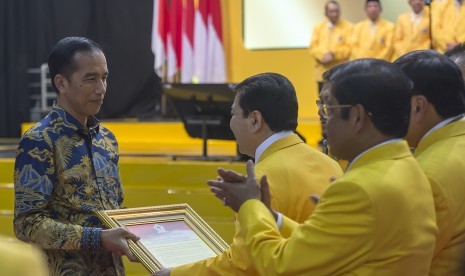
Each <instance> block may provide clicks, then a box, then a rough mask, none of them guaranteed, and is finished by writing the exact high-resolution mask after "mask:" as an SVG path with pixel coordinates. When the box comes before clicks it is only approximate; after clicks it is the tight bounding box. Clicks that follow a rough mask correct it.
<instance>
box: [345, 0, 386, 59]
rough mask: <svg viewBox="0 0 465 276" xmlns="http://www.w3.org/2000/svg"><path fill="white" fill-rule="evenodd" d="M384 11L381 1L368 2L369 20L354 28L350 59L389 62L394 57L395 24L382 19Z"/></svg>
mask: <svg viewBox="0 0 465 276" xmlns="http://www.w3.org/2000/svg"><path fill="white" fill-rule="evenodd" d="M381 11H382V7H381V2H380V1H379V0H367V1H366V4H365V12H366V14H367V17H368V18H367V19H365V20H363V21H361V22H359V23H357V24H356V25H355V26H354V30H353V32H352V38H351V54H350V59H351V60H354V59H359V58H377V59H384V60H387V61H390V60H391V56H392V36H393V34H394V24H393V23H391V22H389V21H387V20H384V19H383V18H380V14H381Z"/></svg>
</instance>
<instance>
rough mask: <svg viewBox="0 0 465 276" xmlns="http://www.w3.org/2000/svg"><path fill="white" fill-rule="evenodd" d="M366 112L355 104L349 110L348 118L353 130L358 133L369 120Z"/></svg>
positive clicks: (361, 106) (359, 105)
mask: <svg viewBox="0 0 465 276" xmlns="http://www.w3.org/2000/svg"><path fill="white" fill-rule="evenodd" d="M369 117H370V115H369V114H368V111H366V109H365V108H364V107H363V105H361V104H356V105H354V106H353V107H351V108H350V118H349V120H350V121H351V123H352V125H353V126H354V130H355V131H356V132H360V131H361V130H362V129H363V128H364V127H365V125H366V124H367V122H368V121H369V120H370V118H369Z"/></svg>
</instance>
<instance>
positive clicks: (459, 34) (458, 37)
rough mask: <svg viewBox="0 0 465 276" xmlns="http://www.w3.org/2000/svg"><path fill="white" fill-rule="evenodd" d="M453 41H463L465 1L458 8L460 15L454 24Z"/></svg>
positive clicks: (464, 38)
mask: <svg viewBox="0 0 465 276" xmlns="http://www.w3.org/2000/svg"><path fill="white" fill-rule="evenodd" d="M454 30H455V34H454V38H455V42H462V43H464V42H465V3H463V4H462V6H461V8H460V16H459V19H457V23H456V25H455V28H454Z"/></svg>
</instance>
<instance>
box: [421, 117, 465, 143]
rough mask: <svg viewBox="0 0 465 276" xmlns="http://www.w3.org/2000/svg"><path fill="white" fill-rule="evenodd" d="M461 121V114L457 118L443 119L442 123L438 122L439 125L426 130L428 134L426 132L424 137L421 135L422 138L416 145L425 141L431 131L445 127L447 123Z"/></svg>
mask: <svg viewBox="0 0 465 276" xmlns="http://www.w3.org/2000/svg"><path fill="white" fill-rule="evenodd" d="M461 119H463V114H460V115H458V116H455V117H451V118H447V119H445V120H444V121H442V122H440V123H439V124H437V125H435V126H434V127H433V128H431V129H430V130H428V132H426V133H425V135H423V137H421V139H420V141H419V142H418V143H420V142H421V140H423V139H425V138H426V137H427V136H428V135H430V134H431V133H432V132H433V131H435V130H438V129H440V128H441V127H443V126H445V125H447V124H449V123H452V122H455V121H458V120H461Z"/></svg>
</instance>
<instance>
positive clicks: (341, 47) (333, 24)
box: [310, 1, 353, 93]
mask: <svg viewBox="0 0 465 276" xmlns="http://www.w3.org/2000/svg"><path fill="white" fill-rule="evenodd" d="M325 16H326V17H327V20H325V21H323V22H321V23H319V24H317V25H315V27H314V28H313V33H312V41H311V43H310V54H311V56H312V57H313V58H314V59H315V63H316V64H315V80H316V81H317V83H318V93H319V92H320V91H321V88H322V86H323V73H324V72H325V71H327V70H329V69H331V68H332V67H334V66H336V65H338V64H341V63H343V62H345V61H347V60H348V59H349V55H350V45H349V40H350V35H351V33H352V27H353V25H352V23H350V22H348V21H346V20H343V19H341V18H340V17H341V7H340V5H339V3H338V2H337V1H328V2H326V5H325Z"/></svg>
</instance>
